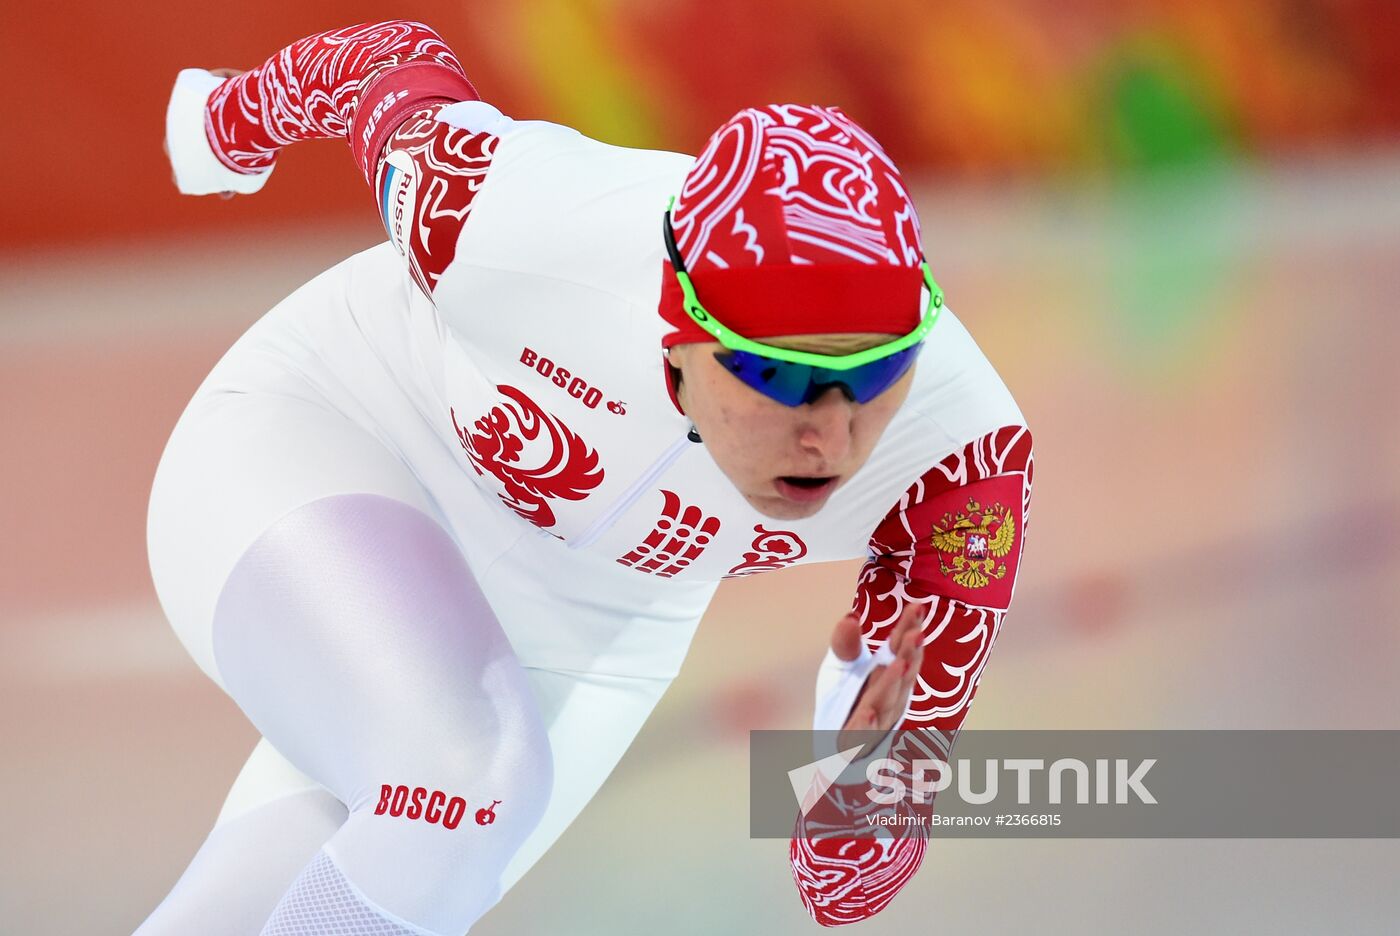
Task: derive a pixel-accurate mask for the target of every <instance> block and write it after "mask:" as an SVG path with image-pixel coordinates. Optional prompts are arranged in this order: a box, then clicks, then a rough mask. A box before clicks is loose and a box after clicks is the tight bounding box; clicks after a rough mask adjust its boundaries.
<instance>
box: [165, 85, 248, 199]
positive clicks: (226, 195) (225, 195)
mask: <svg viewBox="0 0 1400 936" xmlns="http://www.w3.org/2000/svg"><path fill="white" fill-rule="evenodd" d="M246 70H247V69H241V68H211V69H209V74H211V75H216V76H218V77H220V78H237V77H238V76H239V75H241V74H243V72H244V71H246ZM160 148H161V149H163V150H165V159H166V161H167V162H168V161H169V160H170V143H169V142H168V141H166V140H162V141H161V143H160ZM170 181H171V182H172V183H174V185H175V187H176V188H179V187H180V183H179V182H178V181H177V180H176V179H175V170H173V169H172V170H171V171H170ZM233 195H234V193H233V192H220V193H219V197H220V198H222V199H224V200H225V201H227V200H229V199H230V198H232V197H233Z"/></svg>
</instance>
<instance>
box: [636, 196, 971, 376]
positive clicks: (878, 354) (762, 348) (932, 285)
mask: <svg viewBox="0 0 1400 936" xmlns="http://www.w3.org/2000/svg"><path fill="white" fill-rule="evenodd" d="M675 204H676V198H675V196H674V195H673V196H671V200H670V201H669V202H668V203H667V205H666V214H665V216H664V221H665V222H666V223H665V228H666V229H665V232H664V233H665V236H666V248H667V252H668V253H669V254H670V255H671V261H672V267H673V268H674V269H675V273H676V280H677V281H678V282H679V283H680V286H681V294H682V295H683V297H684V299H685V312H686V314H687V315H689V316H690V318H691V321H693V322H694V323H695V324H696V325H699V326H700V327H701V328H703V329H704V330H705V331H706V332H708V333H709V334H711V335H713V336H714V339H715V340H716V341H718V342H719V343H720V344H722V345H723V346H724V347H726V348H728V349H729V350H730V351H747V352H748V353H750V354H757V355H760V356H762V357H766V358H773V359H775V360H779V361H788V362H790V363H793V364H806V365H807V366H808V367H823V368H826V369H828V370H851V369H852V368H855V367H860V366H861V365H862V364H869V363H870V362H871V361H878V360H880V358H882V357H887V356H888V355H891V354H894V353H895V352H897V351H903V350H904V349H905V348H907V347H909V346H910V345H914V344H918V343H919V342H920V341H923V340H924V338H925V337H926V336H927V335H928V333H929V332H930V331H932V330H933V326H934V323H936V322H937V321H938V316H939V313H941V312H942V311H943V290H942V289H941V288H940V287H939V285H938V283H937V282H936V281H935V280H934V278H933V272H932V271H931V270H930V269H929V266H928V261H927V260H923V261H922V262H920V263H919V269H920V270H921V271H923V274H924V286H925V287H926V288H927V289H928V294H929V295H928V305H927V306H925V307H924V314H923V318H922V319H920V321H919V324H918V325H916V326H914V330H913V331H911V332H909V333H908V334H907V335H901V336H900V337H898V338H895V339H894V340H893V341H887V342H885V343H884V344H882V345H876V346H875V347H873V348H866V349H865V350H864V351H854V352H852V353H850V354H819V353H817V352H815V351H795V350H793V349H792V348H780V347H778V346H777V345H770V344H764V343H763V342H761V341H754V340H752V339H750V338H745V337H744V336H743V335H740V334H738V333H737V332H735V331H734V330H733V329H731V328H728V327H726V326H725V325H724V324H723V323H722V322H720V320H719V319H717V318H715V317H714V316H713V315H711V314H710V313H709V311H708V310H706V308H705V307H704V306H703V305H702V304H701V303H700V300H699V298H698V297H697V296H696V295H695V286H694V284H692V283H691V282H690V274H689V273H688V272H686V269H685V261H684V260H683V259H682V258H681V255H680V250H679V248H677V247H676V237H675V233H674V232H673V231H672V229H671V211H672V210H673V209H674V207H675Z"/></svg>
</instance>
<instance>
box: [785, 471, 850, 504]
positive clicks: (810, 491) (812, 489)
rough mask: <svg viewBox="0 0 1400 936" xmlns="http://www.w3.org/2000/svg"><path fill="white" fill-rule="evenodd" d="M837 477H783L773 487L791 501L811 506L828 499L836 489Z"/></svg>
mask: <svg viewBox="0 0 1400 936" xmlns="http://www.w3.org/2000/svg"><path fill="white" fill-rule="evenodd" d="M837 477H838V476H837V475H823V476H818V477H813V476H810V475H783V476H782V477H780V478H775V479H774V481H773V486H774V487H775V488H777V490H778V493H779V494H781V495H782V496H783V497H785V498H787V499H788V500H790V501H796V502H797V503H800V504H810V503H812V502H813V501H819V500H821V499H822V498H824V497H826V496H827V495H828V494H830V493H831V492H832V491H833V490H834V489H835V488H836V481H837Z"/></svg>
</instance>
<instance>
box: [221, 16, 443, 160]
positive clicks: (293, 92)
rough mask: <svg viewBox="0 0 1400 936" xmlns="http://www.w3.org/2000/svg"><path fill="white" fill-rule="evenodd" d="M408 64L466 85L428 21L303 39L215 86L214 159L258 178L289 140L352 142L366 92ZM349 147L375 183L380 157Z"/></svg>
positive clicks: (361, 147) (359, 145)
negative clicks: (425, 65) (435, 69)
mask: <svg viewBox="0 0 1400 936" xmlns="http://www.w3.org/2000/svg"><path fill="white" fill-rule="evenodd" d="M409 62H435V63H437V64H439V65H441V66H443V67H445V68H447V69H450V70H452V71H454V72H456V73H457V74H458V75H461V76H462V78H463V81H464V82H465V73H464V72H463V71H462V65H461V63H460V62H458V61H457V57H456V56H455V55H453V54H452V50H451V49H449V48H448V47H447V43H446V42H444V41H443V39H442V37H441V36H439V35H438V34H437V33H436V32H435V31H434V30H432V29H430V28H429V27H427V26H425V25H423V24H422V23H414V22H410V21H408V20H392V21H390V22H384V23H367V24H361V25H358V26H349V27H346V28H344V29H334V30H331V31H329V32H323V33H318V34H316V35H314V36H308V37H307V38H305V39H300V40H298V41H296V42H294V43H292V44H291V45H289V46H287V47H286V48H285V49H283V50H282V51H281V52H279V53H277V54H276V55H274V56H273V57H272V58H270V59H268V61H267V62H265V63H264V64H262V65H260V66H258V67H257V68H254V69H252V70H251V71H247V72H244V73H243V74H241V75H239V76H238V77H236V78H232V79H230V80H228V81H226V82H224V83H223V84H222V85H220V86H219V87H218V88H217V89H215V91H214V93H213V95H211V96H210V98H209V105H208V109H207V110H206V111H205V130H206V132H207V133H208V136H209V143H210V146H211V147H212V148H213V150H214V155H215V156H217V157H218V159H219V161H220V162H222V163H223V164H224V165H225V166H227V167H228V168H230V169H232V170H234V171H235V172H247V173H252V172H258V171H261V170H263V169H266V168H267V167H269V166H271V165H272V164H273V162H274V161H275V160H276V158H277V151H278V150H279V149H281V148H282V147H283V146H286V145H287V144H289V143H297V142H300V141H302V140H315V139H324V138H327V137H347V136H349V135H350V127H351V125H352V124H353V123H354V120H355V115H356V111H357V110H358V108H359V105H360V96H361V94H362V92H363V91H364V90H365V89H366V88H368V87H369V85H370V84H371V83H372V81H373V80H374V79H375V78H376V77H378V76H379V75H381V74H383V73H384V72H385V71H386V70H387V69H390V68H392V67H394V66H397V65H404V64H407V63H409ZM468 86H469V84H468ZM350 144H351V146H352V147H353V148H354V150H355V161H356V163H357V164H358V165H359V167H360V170H361V172H363V173H364V174H365V177H366V179H372V177H373V172H374V161H375V158H376V157H377V154H372V153H369V152H367V151H366V147H365V146H364V144H363V141H358V140H351V141H350Z"/></svg>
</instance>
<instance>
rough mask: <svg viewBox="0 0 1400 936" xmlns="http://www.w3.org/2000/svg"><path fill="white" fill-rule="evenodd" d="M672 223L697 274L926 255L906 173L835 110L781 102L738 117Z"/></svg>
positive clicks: (721, 135) (691, 178)
mask: <svg viewBox="0 0 1400 936" xmlns="http://www.w3.org/2000/svg"><path fill="white" fill-rule="evenodd" d="M775 213H776V214H777V215H778V216H776V217H775V216H774V215H775ZM674 224H675V232H676V243H677V246H678V247H679V248H680V251H681V254H682V255H683V256H684V257H686V258H687V262H688V264H689V266H690V268H691V269H692V271H694V270H703V269H704V268H706V267H714V268H730V267H748V266H757V265H759V264H761V263H765V262H766V263H788V262H792V263H867V264H874V263H889V264H894V265H900V266H912V265H915V264H917V263H918V262H919V259H920V257H921V255H922V253H923V249H922V246H921V242H920V235H919V221H918V216H917V215H916V214H915V212H914V206H913V202H912V201H911V200H910V198H909V193H908V191H907V190H906V189H905V187H904V183H903V181H902V179H901V177H900V174H899V170H898V169H897V168H896V167H895V165H894V163H893V161H891V160H890V158H889V156H888V155H886V154H885V151H884V150H883V149H882V148H881V147H880V144H879V143H877V142H876V141H875V139H874V138H873V137H871V136H870V135H869V134H868V133H866V131H865V130H863V129H862V128H861V127H860V126H858V125H857V124H856V123H855V122H854V121H852V120H851V119H850V118H849V117H847V116H846V115H845V114H843V113H842V112H841V111H840V110H839V109H837V108H834V107H816V106H805V105H798V104H774V105H769V106H767V107H761V108H748V109H746V110H744V111H741V112H740V113H738V114H736V115H735V116H734V117H733V118H732V119H731V120H730V121H729V122H728V123H727V124H725V125H724V126H723V127H721V128H720V129H719V130H718V131H716V132H715V134H714V135H713V136H711V137H710V140H709V142H708V144H707V145H706V147H705V149H704V151H703V152H702V153H701V154H700V156H699V157H698V159H697V161H696V165H695V168H694V169H692V170H691V171H690V172H689V173H688V174H687V176H686V183H685V186H684V188H683V189H682V191H681V195H680V198H678V199H677V202H676V213H675V219H674Z"/></svg>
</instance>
